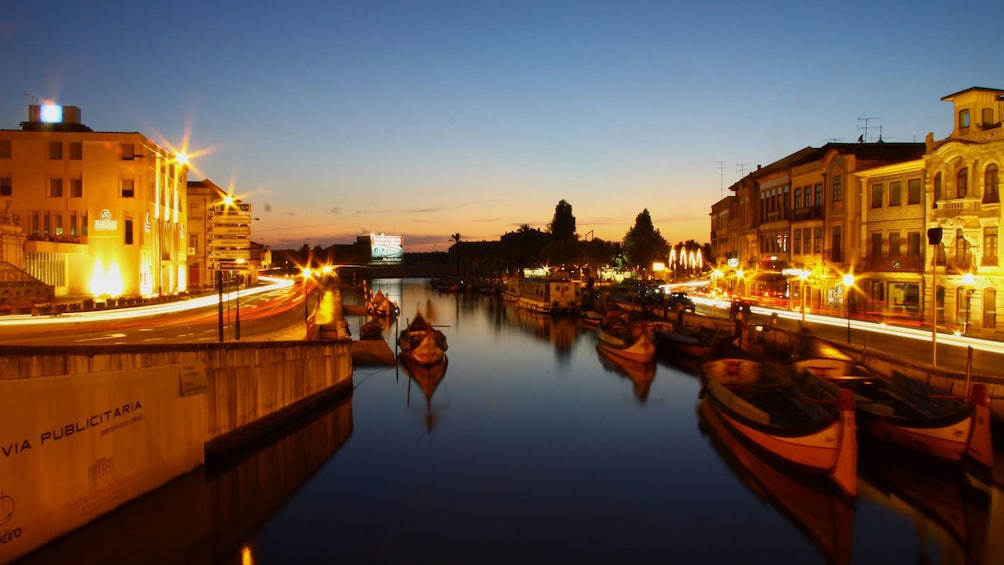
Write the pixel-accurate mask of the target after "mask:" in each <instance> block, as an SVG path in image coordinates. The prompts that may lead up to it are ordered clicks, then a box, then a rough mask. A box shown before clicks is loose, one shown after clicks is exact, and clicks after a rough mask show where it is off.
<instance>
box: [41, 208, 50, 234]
mask: <svg viewBox="0 0 1004 565" xmlns="http://www.w3.org/2000/svg"><path fill="white" fill-rule="evenodd" d="M51 233H52V218H50V217H49V213H48V212H43V213H42V234H43V235H45V236H46V237H48V236H49V234H51Z"/></svg>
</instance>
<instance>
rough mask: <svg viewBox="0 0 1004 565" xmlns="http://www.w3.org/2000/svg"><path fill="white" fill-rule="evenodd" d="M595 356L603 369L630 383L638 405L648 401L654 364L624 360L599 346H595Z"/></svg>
mask: <svg viewBox="0 0 1004 565" xmlns="http://www.w3.org/2000/svg"><path fill="white" fill-rule="evenodd" d="M596 354H597V355H598V356H599V358H600V364H601V365H603V368H604V369H606V370H607V371H611V372H614V373H617V374H618V375H620V376H622V377H624V378H627V379H628V380H630V381H631V385H632V388H633V390H634V397H635V399H636V400H638V403H639V404H645V401H646V400H648V392H649V390H651V388H652V381H653V380H655V362H652V363H640V362H638V361H632V360H630V359H624V358H622V357H617V356H616V355H611V354H609V353H607V352H606V351H604V350H603V348H601V347H599V346H596Z"/></svg>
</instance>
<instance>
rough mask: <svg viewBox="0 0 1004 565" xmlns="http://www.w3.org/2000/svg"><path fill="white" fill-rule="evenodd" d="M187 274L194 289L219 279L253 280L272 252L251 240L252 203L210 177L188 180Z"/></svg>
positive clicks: (269, 260)
mask: <svg viewBox="0 0 1004 565" xmlns="http://www.w3.org/2000/svg"><path fill="white" fill-rule="evenodd" d="M188 206H189V207H188V218H189V233H188V256H189V257H188V277H189V285H190V287H191V288H192V289H197V288H198V289H212V288H215V286H216V284H217V281H218V280H223V281H234V280H238V279H239V280H241V281H242V282H244V283H254V282H256V281H257V280H258V271H259V269H260V268H261V267H262V259H263V258H264V259H266V260H267V261H268V262H269V263H271V252H268V253H267V254H266V253H265V252H264V249H263V246H253V245H252V243H251V222H252V221H253V220H254V218H253V217H252V215H251V204H250V203H248V202H243V201H241V200H240V199H239V198H236V197H234V195H233V194H231V193H230V192H228V191H225V190H223V189H222V188H220V187H219V186H217V185H216V184H215V183H213V182H212V181H211V180H209V179H203V180H200V181H189V182H188Z"/></svg>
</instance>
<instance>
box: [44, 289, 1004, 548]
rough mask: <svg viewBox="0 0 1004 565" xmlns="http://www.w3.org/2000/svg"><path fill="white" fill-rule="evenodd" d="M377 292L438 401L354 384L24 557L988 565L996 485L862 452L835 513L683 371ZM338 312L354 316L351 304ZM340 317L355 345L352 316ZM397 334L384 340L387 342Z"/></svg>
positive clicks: (526, 322)
mask: <svg viewBox="0 0 1004 565" xmlns="http://www.w3.org/2000/svg"><path fill="white" fill-rule="evenodd" d="M374 287H375V288H379V289H381V290H383V292H384V293H385V294H388V295H389V296H390V297H391V298H392V299H393V300H395V301H397V302H398V303H399V304H400V305H401V322H400V323H401V325H402V326H403V325H404V324H405V323H406V320H407V319H411V318H413V317H414V315H415V313H416V312H417V311H421V313H422V314H423V315H424V316H426V317H427V318H429V319H430V320H432V321H433V322H434V323H435V324H438V325H440V326H441V329H442V330H443V332H444V333H445V334H446V335H447V338H448V340H449V350H448V351H447V356H448V367H447V370H446V373H445V375H444V376H443V378H442V379H441V380H440V381H439V382H438V383H428V382H422V383H419V382H416V381H415V380H413V379H410V378H408V376H407V375H406V374H405V373H404V371H403V369H400V368H398V367H357V368H356V370H355V374H354V376H353V378H354V384H355V391H354V393H353V396H352V398H351V400H349V401H342V402H340V403H337V404H336V405H334V406H331V407H329V408H327V409H326V410H324V411H323V412H322V413H321V414H320V415H314V416H313V417H312V418H311V419H310V421H306V422H301V423H299V424H297V425H296V426H292V427H291V428H290V429H289V430H287V432H286V433H284V434H279V435H277V436H276V437H274V438H272V439H270V440H269V441H267V442H265V444H264V445H262V446H260V447H259V448H258V449H256V450H252V452H249V453H247V454H240V455H238V456H235V457H234V458H233V460H232V461H227V462H220V463H217V464H215V465H211V466H210V467H208V468H207V469H206V470H205V471H204V472H202V471H200V472H199V475H200V477H198V478H197V479H182V480H180V481H176V483H178V482H180V483H181V485H180V486H179V484H176V483H172V485H169V486H168V487H165V489H172V488H173V489H175V490H174V491H172V492H171V493H170V494H164V493H163V492H160V493H155V494H154V495H152V496H150V497H144V499H141V500H140V501H138V502H137V503H136V504H134V505H130V507H127V508H124V509H122V510H120V511H118V512H116V513H114V514H113V515H112V516H109V517H106V518H104V519H102V520H101V521H99V522H98V523H95V524H94V525H92V526H88V528H85V529H83V530H81V531H80V532H77V533H76V534H74V535H73V536H71V537H70V538H68V539H66V540H62V541H61V542H57V543H56V544H53V546H50V547H48V548H46V550H43V552H40V553H38V554H36V555H34V556H32V557H31V558H30V559H29V561H33V562H47V561H50V560H51V559H57V558H63V557H66V558H70V557H72V558H73V560H74V561H75V562H80V558H81V556H82V555H85V554H86V552H87V549H86V548H87V547H93V545H90V544H99V545H100V546H112V545H114V544H117V543H119V544H126V545H125V546H124V547H123V548H122V549H121V551H122V552H123V553H121V556H122V557H123V559H124V560H126V561H129V560H130V559H129V557H140V556H143V555H144V553H145V552H146V553H148V552H150V551H151V550H150V544H157V543H162V544H164V545H165V546H168V545H170V544H169V543H167V542H156V541H153V540H158V539H160V537H158V535H155V534H153V533H146V532H147V531H148V530H154V531H155V532H156V530H157V529H158V528H166V529H167V531H166V535H168V536H171V538H172V539H173V540H174V541H175V542H181V544H182V546H184V544H185V543H188V544H189V547H188V548H187V549H186V548H185V547H182V548H180V549H177V548H176V549H175V550H174V551H176V552H179V553H180V555H178V556H177V557H179V558H180V557H183V558H184V559H180V560H183V561H188V562H192V561H195V562H226V563H248V562H257V563H335V562H338V563H656V562H658V563H780V562H785V563H884V564H890V563H993V562H998V563H999V562H1001V559H1002V558H1004V557H1002V556H1004V545H1002V540H1001V536H1002V535H1004V534H1001V533H1000V532H1002V531H1004V524H1002V520H1001V515H1002V509H1001V505H1002V504H1004V497H1002V493H1001V489H1000V487H999V486H992V485H986V484H973V483H972V482H970V481H966V480H965V477H964V476H963V475H962V474H961V473H959V472H958V469H956V468H954V467H944V466H938V465H933V464H931V463H930V462H927V461H921V460H916V459H912V458H909V457H906V456H904V455H902V454H896V453H893V452H890V451H889V450H885V449H880V450H874V449H867V448H863V449H862V451H861V453H860V457H859V473H860V481H859V495H858V497H857V499H856V500H854V501H851V502H848V501H845V500H843V499H842V498H840V497H839V496H838V495H837V494H836V493H835V492H833V491H832V489H830V488H829V487H828V485H826V484H821V483H817V482H813V481H810V480H805V479H804V478H801V477H798V476H792V475H790V474H786V473H784V472H781V471H779V470H778V469H776V468H774V467H773V466H771V465H770V464H769V463H768V462H765V461H763V460H762V459H759V458H758V457H757V456H756V454H753V453H749V452H747V451H746V450H745V449H744V448H743V446H742V445H741V444H736V443H735V442H734V441H732V439H731V437H730V436H728V435H726V434H720V433H718V432H717V431H716V430H715V428H714V427H713V426H710V425H709V424H708V422H707V421H706V419H705V418H704V417H703V416H702V415H701V414H700V412H699V410H698V405H699V401H698V393H699V388H700V387H699V383H698V380H697V378H696V377H695V376H694V374H693V372H692V370H689V369H692V367H691V368H689V369H688V367H686V366H685V365H679V364H675V363H674V362H672V360H666V359H662V360H660V361H659V362H658V363H657V364H656V365H655V366H654V368H652V369H650V370H642V371H638V370H633V369H631V370H627V369H624V368H622V367H619V366H618V365H617V364H616V363H614V362H612V361H611V360H608V359H606V358H604V357H601V355H600V354H599V353H598V352H597V350H596V337H595V334H594V333H593V332H591V331H589V330H583V329H582V328H581V326H580V325H579V324H578V322H577V321H575V320H567V319H550V318H547V317H542V316H539V315H529V314H524V313H522V312H520V311H516V310H514V309H513V308H512V307H510V306H507V305H505V304H503V302H502V301H501V299H498V298H494V297H487V296H481V295H460V296H458V295H451V294H440V293H437V292H434V291H432V290H431V289H430V286H429V284H428V281H427V280H412V279H405V280H379V281H376V282H375V283H374ZM343 299H344V301H345V302H346V303H353V302H358V299H357V298H356V297H355V296H354V294H353V293H352V292H350V291H344V290H343ZM349 321H350V326H351V329H352V331H353V333H354V334H357V333H358V328H359V325H360V322H361V321H362V320H360V319H359V318H349ZM396 329H397V328H396V327H395V326H391V327H389V328H388V329H387V331H386V332H385V335H386V336H387V339H388V340H391V339H392V336H393V335H394V334H395V333H396ZM391 343H392V341H391ZM1000 443H1001V441H1000V440H998V442H997V444H998V445H1000ZM998 450H999V448H998ZM1001 461H1002V458H1001V457H1000V453H999V451H998V457H997V462H998V464H999V463H1000V462H1001ZM998 466H999V465H998ZM998 476H1000V474H999V473H998ZM186 481H187V482H190V483H194V484H193V485H188V486H186V484H185V483H186ZM162 490H164V489H162ZM151 499H154V500H152V501H151ZM144 505H145V506H144ZM995 505H996V507H995ZM192 521H195V522H197V523H202V526H203V527H202V528H201V529H200V531H208V532H211V534H212V535H211V536H208V538H209V539H202V538H200V537H199V536H198V535H194V534H186V531H187V530H188V529H196V528H197V527H198V526H196V525H193V524H192V523H191V522H192ZM130 532H133V534H132V536H130V535H129V534H130ZM164 533H165V532H159V534H164ZM186 536H189V537H192V538H193V539H194V541H191V542H188V541H187V539H186ZM203 537H206V536H203ZM127 538H134V539H131V541H130V539H127ZM144 540H149V541H144ZM130 543H131V544H133V545H134V546H136V547H134V548H133V549H134V550H135V552H134V553H129V551H131V550H130V546H129V545H128V544H130ZM74 544H76V545H74ZM164 551H170V550H169V549H167V548H166V547H165V549H164ZM168 555H171V554H168ZM995 560H996V561H995ZM165 561H171V562H175V560H174V559H166V560H165ZM106 562H107V560H106Z"/></svg>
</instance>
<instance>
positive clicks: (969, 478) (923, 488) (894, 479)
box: [858, 442, 1001, 563]
mask: <svg viewBox="0 0 1004 565" xmlns="http://www.w3.org/2000/svg"><path fill="white" fill-rule="evenodd" d="M859 447H860V449H861V457H860V458H859V459H858V471H859V473H860V476H861V481H860V482H859V484H860V485H861V487H862V488H861V489H860V490H859V491H858V492H859V496H861V497H862V499H866V500H870V501H874V502H877V503H879V504H881V505H883V506H886V507H888V508H891V509H893V510H895V511H896V512H898V513H900V514H903V515H905V516H909V517H911V518H912V519H913V522H914V524H915V525H916V527H915V528H914V529H915V531H916V532H917V534H918V536H920V537H921V538H922V539H921V540H919V541H920V543H918V547H921V548H925V549H926V550H928V551H932V550H934V549H935V547H932V544H930V543H925V542H929V541H933V542H935V543H934V544H933V545H935V546H937V550H938V555H937V556H934V555H929V556H927V557H926V558H918V559H917V562H918V563H935V562H939V561H940V562H942V563H991V562H995V561H994V559H1000V558H1001V556H999V555H998V556H996V557H991V556H989V555H988V551H987V541H988V536H989V533H990V521H991V520H990V510H991V494H990V491H991V489H993V488H994V487H993V486H992V485H989V484H984V483H983V482H981V480H980V479H978V478H976V477H975V476H974V475H972V474H970V473H968V472H967V471H966V470H965V469H964V468H963V467H962V466H960V465H958V464H955V463H950V462H944V461H936V460H933V459H932V458H930V457H924V456H921V455H918V454H916V453H913V452H910V451H908V450H906V449H898V448H890V447H889V446H888V445H884V444H880V443H878V442H863V443H862V444H861V445H860V446H859Z"/></svg>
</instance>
